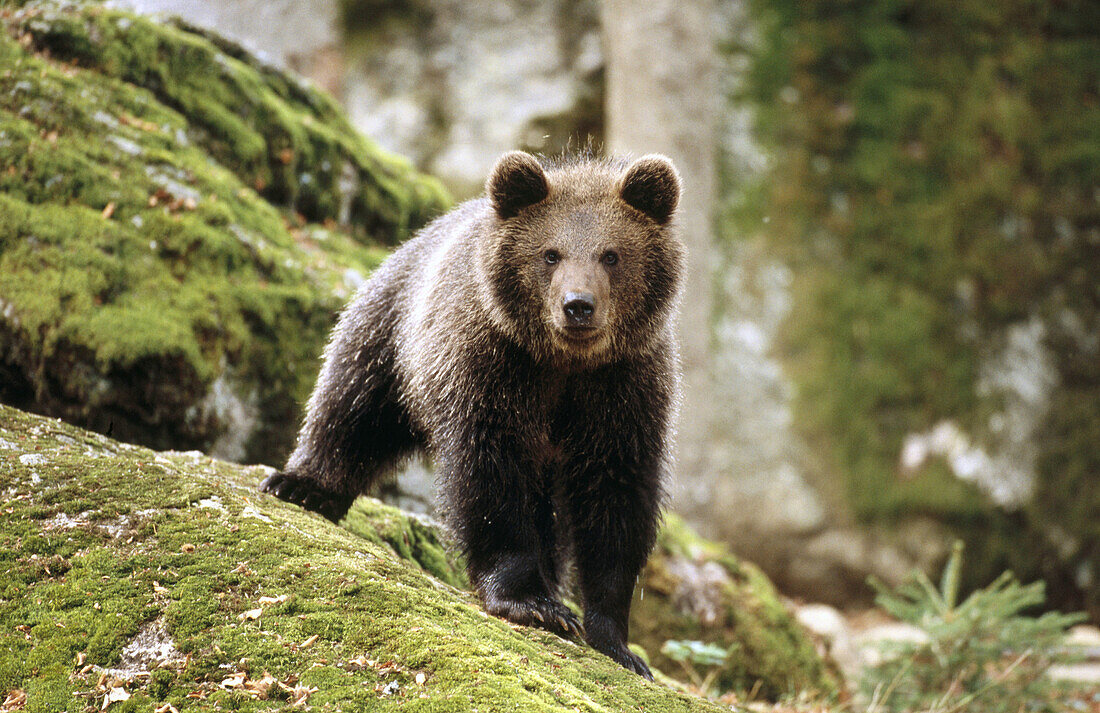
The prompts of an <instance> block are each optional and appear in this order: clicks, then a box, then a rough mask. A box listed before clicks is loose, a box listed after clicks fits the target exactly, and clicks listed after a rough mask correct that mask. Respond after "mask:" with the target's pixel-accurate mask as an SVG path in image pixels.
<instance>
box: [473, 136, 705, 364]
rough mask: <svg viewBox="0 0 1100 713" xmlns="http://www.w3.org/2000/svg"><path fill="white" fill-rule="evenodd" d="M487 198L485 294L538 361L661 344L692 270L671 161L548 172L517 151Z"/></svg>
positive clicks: (582, 162)
mask: <svg viewBox="0 0 1100 713" xmlns="http://www.w3.org/2000/svg"><path fill="white" fill-rule="evenodd" d="M486 192H487V194H488V198H489V202H490V204H491V206H492V212H493V219H492V228H491V230H490V231H489V232H488V234H487V239H486V240H485V241H484V243H483V244H482V245H481V246H480V250H481V252H480V255H479V260H478V262H479V274H480V279H481V281H482V294H483V298H484V300H485V302H486V303H487V306H488V307H489V309H490V313H491V314H492V315H493V319H494V321H495V322H496V323H497V324H498V325H499V326H500V327H501V328H502V329H503V330H504V331H505V332H506V333H507V334H509V335H511V336H512V337H513V338H514V339H515V340H516V341H517V342H518V343H520V344H521V345H524V346H525V347H526V348H527V349H528V350H529V351H530V352H531V353H532V354H533V355H535V356H536V357H538V358H550V359H553V360H555V361H564V362H572V363H582V364H588V365H592V364H598V363H603V362H607V361H611V360H615V359H618V358H622V357H624V356H629V355H631V354H636V353H639V352H641V351H645V350H646V349H650V348H653V347H654V346H655V345H656V344H657V342H658V341H659V340H660V339H661V338H662V337H663V336H664V335H665V334H666V330H667V329H668V326H669V316H670V314H671V312H672V309H673V307H674V306H675V303H676V300H677V296H678V293H679V287H680V281H681V275H682V273H683V263H684V247H683V244H682V243H681V242H680V240H679V238H678V237H677V236H676V233H675V230H674V229H673V221H672V219H673V216H674V213H675V210H676V205H677V203H678V202H679V199H680V178H679V175H678V174H677V172H676V169H675V168H674V167H673V165H672V162H671V161H669V160H668V159H667V158H665V157H664V156H658V155H650V156H643V157H642V158H639V159H637V160H636V161H633V162H632V163H629V164H627V163H625V162H621V161H620V162H615V161H598V160H590V159H577V160H572V161H564V162H562V163H558V164H549V165H546V166H544V165H543V164H542V163H540V162H539V161H538V160H537V159H536V158H535V157H533V156H531V155H530V154H526V153H523V152H521V151H513V152H510V153H507V154H505V155H504V156H502V157H501V158H500V159H499V160H498V161H497V163H496V166H494V168H493V170H492V173H491V174H490V175H489V179H488V181H487V183H486Z"/></svg>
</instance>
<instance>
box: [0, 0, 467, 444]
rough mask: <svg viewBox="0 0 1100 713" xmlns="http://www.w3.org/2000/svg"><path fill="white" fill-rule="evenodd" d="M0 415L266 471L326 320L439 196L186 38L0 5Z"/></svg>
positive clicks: (103, 16) (303, 391)
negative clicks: (68, 424) (40, 417)
mask: <svg viewBox="0 0 1100 713" xmlns="http://www.w3.org/2000/svg"><path fill="white" fill-rule="evenodd" d="M0 21H2V24H3V31H2V32H0V400H2V401H4V402H5V403H9V404H13V405H17V406H20V407H23V408H28V409H32V410H35V411H39V412H43V413H47V414H50V415H56V416H61V417H64V418H65V419H66V420H70V421H73V422H76V423H79V424H82V425H85V426H88V427H90V428H93V429H95V430H98V431H100V432H104V433H113V434H115V435H116V436H119V437H122V438H125V439H126V440H132V441H137V442H141V443H145V444H148V445H152V446H156V447H176V448H202V449H204V450H213V451H214V452H217V453H219V454H221V455H224V456H227V457H230V458H233V459H251V460H258V461H261V462H275V461H277V460H278V459H279V458H280V457H281V455H282V453H283V452H284V451H285V449H286V448H287V446H288V445H289V443H290V440H291V438H292V436H293V430H294V428H295V425H296V424H295V421H296V419H297V411H298V404H299V403H300V402H301V401H302V400H303V399H304V398H305V397H306V396H307V395H308V390H309V388H310V386H311V384H312V381H313V379H314V376H315V373H316V359H317V356H318V354H319V353H320V350H321V347H322V345H323V343H324V339H325V337H326V335H327V332H328V330H329V328H330V327H331V325H332V323H333V321H334V317H335V314H336V312H337V310H338V309H339V308H340V306H341V305H342V304H343V302H344V301H345V300H346V299H347V297H348V296H349V295H350V294H351V292H352V291H353V290H354V288H355V287H356V285H357V284H359V283H360V282H361V281H362V280H363V279H364V277H365V275H367V274H369V271H370V270H371V269H372V268H373V267H374V266H376V265H377V264H378V262H379V261H380V260H381V259H382V257H384V255H385V253H386V246H388V245H392V244H394V243H396V242H398V241H399V240H401V239H402V238H403V237H405V236H406V235H408V233H409V232H410V230H412V229H413V228H415V227H416V226H418V225H420V224H422V223H424V222H425V221H426V220H427V219H428V218H429V217H430V216H431V215H433V214H435V213H437V212H440V211H442V210H443V209H444V208H445V207H446V205H447V203H448V198H447V197H446V195H445V194H444V192H443V191H442V189H441V188H440V186H439V184H438V183H437V182H435V181H434V180H432V179H430V178H427V177H424V176H422V175H419V174H417V173H415V172H414V171H413V170H412V169H411V168H410V167H409V166H408V164H407V163H406V162H405V161H404V160H403V159H400V158H397V157H393V156H390V155H387V154H385V153H384V152H382V151H381V150H379V149H378V148H376V147H375V146H374V145H373V144H371V143H370V142H369V141H368V140H367V139H365V138H363V137H362V136H360V135H358V134H357V133H356V132H355V131H354V130H353V129H352V128H351V126H350V125H349V123H348V122H347V120H346V119H345V118H344V117H343V115H342V114H341V113H340V111H339V109H338V108H337V107H336V105H335V104H334V102H333V101H332V99H330V98H329V97H327V96H325V95H323V94H321V93H319V92H317V91H315V90H313V89H311V88H309V87H307V86H304V85H303V84H300V83H299V82H298V81H297V80H296V79H295V78H293V77H292V76H289V75H287V74H284V73H281V72H278V71H276V70H274V69H271V68H268V67H265V66H263V65H261V64H260V63H259V62H258V61H257V60H255V59H254V58H252V57H250V56H248V55H247V54H246V53H244V52H243V51H242V50H240V49H239V48H237V47H235V46H233V45H231V44H229V43H227V42H225V41H223V40H220V39H218V38H216V37H211V36H208V35H205V34H202V33H199V32H198V31H194V30H192V29H189V28H186V27H179V26H169V25H162V24H157V23H155V22H152V21H150V20H149V19H147V18H143V17H139V16H135V15H131V14H127V13H122V12H117V11H113V10H108V9H104V8H102V7H98V6H95V5H88V6H84V5H81V4H65V5H54V4H52V3H46V2H31V3H27V4H25V5H24V6H23V7H21V8H18V9H13V8H10V7H9V8H5V9H3V10H0Z"/></svg>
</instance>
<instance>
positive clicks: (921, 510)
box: [0, 0, 1100, 620]
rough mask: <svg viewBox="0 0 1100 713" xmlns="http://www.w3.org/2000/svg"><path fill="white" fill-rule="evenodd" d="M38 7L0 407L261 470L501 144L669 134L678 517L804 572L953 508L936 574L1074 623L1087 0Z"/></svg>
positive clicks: (1086, 373) (19, 163)
mask: <svg viewBox="0 0 1100 713" xmlns="http://www.w3.org/2000/svg"><path fill="white" fill-rule="evenodd" d="M19 5H22V3H15V5H14V6H12V7H16V6H19ZM43 6H44V7H46V8H47V9H37V10H35V11H33V12H28V13H23V14H13V13H14V10H11V9H9V10H8V11H5V12H7V13H8V14H7V15H6V19H7V21H8V23H9V28H8V29H9V32H8V36H9V38H7V39H5V43H6V44H4V45H3V50H2V52H0V109H2V110H3V112H2V113H0V401H2V402H4V403H7V404H10V405H14V406H17V407H20V408H24V409H28V410H33V411H36V412H40V413H46V414H49V415H55V416H61V417H63V418H65V419H67V420H70V421H72V422H74V423H77V424H80V425H84V426H87V427H90V428H93V429H96V430H99V431H101V432H105V433H109V434H111V435H113V436H114V437H116V438H120V439H123V440H130V441H134V442H138V443H142V444H147V445H150V446H154V447H157V448H177V449H187V448H198V449H201V450H204V451H207V452H210V453H213V454H215V455H219V456H222V457H225V458H228V459H231V460H238V461H242V462H263V463H269V464H275V465H278V464H280V463H281V460H282V458H283V457H284V454H285V453H286V452H287V450H288V448H289V446H290V444H291V440H292V438H293V434H294V432H295V430H296V428H297V419H298V418H299V413H300V411H299V410H300V407H301V404H302V403H303V401H304V399H305V398H306V396H307V395H308V393H309V389H310V388H311V386H312V383H313V380H314V377H315V374H316V369H317V366H318V362H317V356H318V355H319V353H320V350H321V348H322V345H323V344H324V341H325V338H326V335H327V332H328V330H329V329H330V327H331V325H332V323H333V320H334V318H335V314H336V312H337V311H338V310H339V308H340V307H341V306H342V304H343V303H344V302H345V301H346V300H347V298H348V297H349V296H350V294H351V293H352V292H353V291H354V289H355V288H356V287H357V286H358V285H359V284H361V283H362V281H363V279H365V276H366V275H367V274H369V270H370V269H372V268H373V267H374V266H376V265H377V264H378V262H379V261H380V260H381V259H382V258H383V257H384V256H385V254H386V253H387V251H388V250H389V249H392V247H393V246H394V245H395V244H397V243H398V242H399V241H400V240H402V239H404V238H405V237H407V236H408V235H409V234H410V233H411V231H413V230H414V229H415V228H417V227H418V226H420V225H422V224H423V223H425V222H426V221H427V220H429V219H430V218H431V217H433V216H435V215H438V214H440V213H441V212H443V211H444V210H446V209H447V208H448V207H449V206H450V205H452V204H453V201H455V200H461V199H464V198H467V197H471V196H473V195H476V194H477V193H478V192H479V191H480V189H481V184H482V181H483V180H484V176H485V174H486V172H487V170H488V169H489V167H490V166H491V164H492V162H493V161H494V159H495V158H496V157H497V156H498V155H499V154H500V153H501V152H503V151H505V150H508V149H512V148H524V149H527V150H530V151H534V152H540V153H545V154H557V153H560V152H562V151H575V150H579V149H583V148H585V147H586V146H590V145H591V146H593V147H594V148H595V150H597V151H600V150H603V149H604V148H606V149H607V150H608V151H611V152H617V153H634V154H642V153H648V152H663V153H666V154H668V155H669V156H671V157H672V158H673V159H674V160H675V161H676V163H677V165H678V166H679V167H680V169H681V170H682V171H683V174H684V179H685V186H686V194H685V202H684V205H683V211H682V222H683V225H684V229H685V233H686V237H687V240H688V243H689V247H690V249H691V251H692V260H693V261H692V266H691V271H692V277H691V279H690V280H689V284H688V288H687V294H686V297H685V302H684V307H683V312H684V318H683V328H682V329H683V341H684V344H685V369H686V383H687V387H688V391H687V395H686V401H685V405H684V409H683V415H682V421H683V423H682V426H681V441H682V442H681V454H680V471H679V473H678V481H677V482H676V483H675V484H674V487H673V506H674V508H675V509H676V510H677V511H679V512H680V513H682V514H683V515H685V516H686V517H687V518H688V520H689V521H690V522H692V523H693V524H694V525H696V526H697V527H698V528H699V529H700V531H701V532H702V533H703V534H705V535H707V536H710V537H713V538H717V539H721V540H724V541H727V542H729V543H730V544H731V545H732V546H733V547H734V548H735V551H737V552H738V553H740V554H743V555H745V556H747V557H750V558H751V559H753V560H754V561H756V562H757V563H759V564H760V565H761V566H762V567H763V568H764V569H765V570H766V571H767V572H768V574H769V575H771V576H772V577H773V578H774V579H775V580H776V582H777V584H778V585H779V586H780V588H781V589H782V590H783V591H784V592H786V593H788V594H791V595H797V596H801V597H805V598H806V599H809V600H812V601H825V602H830V603H833V604H836V605H842V606H851V605H858V604H861V603H868V602H869V601H870V599H871V596H872V592H871V590H870V588H869V587H868V586H867V585H866V580H867V577H868V575H876V576H878V577H880V578H882V579H883V580H885V581H887V582H891V583H897V582H900V581H901V580H902V579H903V578H904V576H905V575H906V573H907V572H908V571H909V570H910V569H911V568H913V567H919V568H922V569H924V570H925V571H929V572H936V571H939V568H940V567H941V566H942V564H943V562H944V561H945V559H946V557H947V555H948V553H949V550H950V543H951V542H952V540H953V539H954V538H955V537H961V538H962V539H963V540H964V541H965V542H966V543H967V547H968V552H969V555H968V562H967V567H966V568H965V571H964V572H963V586H964V588H972V587H975V586H980V585H984V584H986V583H988V582H989V581H991V580H992V579H994V577H995V576H996V575H997V574H999V573H1000V572H1001V571H1003V570H1004V569H1006V568H1011V569H1013V570H1014V571H1015V572H1016V573H1017V574H1018V575H1019V576H1020V577H1021V579H1023V580H1024V581H1030V580H1035V579H1042V580H1044V581H1045V582H1046V583H1047V586H1048V602H1049V603H1051V604H1053V605H1055V606H1058V607H1061V608H1064V609H1067V610H1070V609H1072V610H1082V609H1083V610H1087V611H1088V612H1089V613H1090V614H1091V616H1092V617H1093V619H1094V620H1095V619H1097V618H1098V617H1100V277H1098V275H1100V5H1097V4H1096V3H1095V2H1092V1H1090V0H1006V1H1005V2H988V1H983V0H958V1H956V2H944V1H942V0H929V1H926V2H917V1H915V0H864V1H861V2H856V1H841V0H803V1H798V2H796V1H795V0H745V1H736V2H733V1H731V2H714V3H705V2H700V3H683V2H671V1H668V0H654V1H653V2H647V3H629V2H626V1H625V0H606V2H604V3H602V4H601V3H597V2H595V1H594V0H546V1H544V2H528V1H525V0H486V1H484V2H477V3H468V2H462V1H461V0H403V1H401V2H385V1H383V0H339V1H338V0H297V1H295V2H290V1H289V0H278V1H277V2H268V1H264V0H241V1H240V2H233V3H224V2H220V1H219V0H115V2H114V3H112V6H114V7H123V8H130V9H136V10H139V11H141V12H165V13H169V14H171V15H177V16H179V17H180V18H182V22H183V24H182V25H180V26H179V27H181V28H182V29H181V30H179V31H178V32H177V31H175V30H172V29H171V28H168V29H166V30H164V32H163V33H161V34H148V33H142V34H141V35H140V36H134V35H133V34H132V33H131V34H127V33H128V31H129V29H130V27H129V25H128V24H127V23H124V22H121V21H119V22H113V21H112V22H110V23H107V22H103V23H95V22H91V21H84V20H82V19H80V18H79V17H77V16H73V15H66V14H65V13H62V12H54V11H52V10H49V9H48V5H46V4H43ZM198 28H209V29H212V30H216V31H217V32H218V33H219V34H220V35H223V36H225V37H228V38H230V39H231V40H233V41H236V42H240V43H241V44H242V46H244V47H247V48H249V49H251V50H253V51H258V52H260V53H261V56H262V57H263V58H264V61H265V62H267V63H270V65H271V66H273V67H285V68H290V69H293V70H295V71H296V72H298V73H300V74H302V75H304V76H305V77H307V78H309V79H310V80H312V82H313V83H314V84H315V85H316V86H318V87H320V88H322V89H324V90H326V91H327V92H328V93H330V94H331V95H332V96H333V97H335V99H336V101H337V102H339V104H340V105H342V107H343V109H345V110H346V112H347V114H348V116H349V117H350V123H348V122H347V121H345V120H344V119H343V117H342V115H341V113H340V107H338V106H337V103H336V102H334V101H333V100H332V99H329V98H328V97H327V96H325V95H323V94H321V93H318V92H317V91H315V90H313V89H311V88H309V87H308V86H306V85H300V86H299V85H297V84H294V83H286V82H285V81H284V80H282V79H280V76H281V75H277V74H276V72H275V71H274V70H268V69H266V68H265V67H266V65H264V64H263V63H258V62H256V61H255V60H252V59H251V58H250V57H249V56H248V55H245V54H244V53H243V52H241V51H240V49H239V48H236V47H235V46H234V45H233V44H232V43H231V42H227V41H225V40H221V39H218V38H214V41H215V43H216V44H217V45H218V47H219V48H220V49H221V50H222V51H224V52H225V53H227V54H228V55H230V56H232V57H234V58H236V59H238V60H240V61H241V62H244V63H248V64H249V66H250V67H251V68H252V69H253V70H254V71H256V72H258V73H259V74H258V76H259V77H261V78H262V81H258V80H255V79H253V78H252V77H253V75H252V74H245V73H243V72H242V73H236V72H237V70H236V69H234V68H231V67H229V66H228V65H225V64H224V63H223V62H220V60H218V59H217V57H216V56H213V55H211V54H210V53H209V52H207V51H206V50H205V49H203V48H204V47H206V45H204V44H202V43H200V42H198V41H191V40H187V39H186V36H185V35H183V34H179V33H181V32H183V30H187V31H192V30H194V31H195V32H198V33H201V31H202V30H201V29H198ZM173 32H177V34H175V35H173V34H172V33H173ZM181 38H183V39H181ZM173 43H174V44H173ZM181 43H182V44H181ZM180 47H182V48H183V49H179V48H180ZM26 49H31V50H33V51H35V52H38V53H43V54H45V55H48V56H50V57H52V58H54V59H56V60H58V61H61V62H68V63H71V64H72V66H74V67H76V66H80V67H82V68H92V69H94V70H95V72H96V74H95V75H94V76H95V77H97V78H98V79H96V80H95V81H89V80H87V79H86V78H85V79H82V80H80V81H79V82H78V81H77V80H75V79H74V78H73V75H72V73H67V72H64V71H61V72H55V73H52V74H49V73H47V72H46V71H45V70H42V71H41V72H38V71H32V70H29V69H26V66H27V65H20V67H21V68H22V69H20V70H19V71H13V70H12V69H11V68H8V69H5V68H4V67H5V65H6V64H7V65H9V66H10V67H14V66H15V64H14V58H15V57H16V56H17V54H18V53H19V52H21V51H23V50H26ZM24 70H25V72H26V73H25V74H24V73H22V72H24ZM214 76H217V77H218V78H219V79H218V81H217V82H214V81H210V78H211V77H214ZM227 77H228V79H226V78H227ZM74 92H75V93H78V95H79V97H80V98H81V99H80V100H77V101H74V100H73V93H74ZM106 103H109V104H111V105H112V106H116V107H123V112H122V114H121V118H119V116H115V115H113V114H109V113H105V112H104V111H102V110H101V107H102V106H103V105H105V104H106ZM306 113H308V114H310V117H321V119H314V118H310V117H307V120H305V121H304V122H303V121H302V120H301V116H302V115H304V114H306ZM182 116H186V117H187V119H186V120H184V119H183V118H181V117H182ZM353 126H354V128H356V129H358V130H359V131H361V132H362V133H363V134H364V135H365V136H367V137H369V140H368V139H364V138H361V137H360V136H358V135H357V134H356V133H355V132H354V131H353V130H352V127H353ZM166 127H167V128H166ZM303 127H304V128H303ZM104 137H106V138H104ZM374 142H376V144H377V145H376V144H375V143H374ZM207 155H210V156H213V157H214V158H215V159H216V162H212V161H210V160H208V159H207V158H206V156H207ZM398 155H400V156H404V157H407V159H408V160H407V161H406V160H404V159H401V158H398V157H397V156H398ZM272 206H276V207H278V208H280V209H289V211H290V213H289V215H290V216H291V217H290V218H287V217H286V215H284V214H282V213H280V212H279V211H278V210H276V209H275V208H273V207H272ZM106 245H110V247H109V248H104V247H103V246H106ZM93 248H95V249H93ZM426 480H427V479H426V476H425V474H424V472H423V469H416V468H414V469H413V470H412V472H411V473H410V474H409V475H408V476H406V477H403V478H402V480H401V482H400V484H399V485H398V486H396V487H395V488H393V489H392V491H391V492H390V494H389V495H390V497H391V498H393V499H394V500H395V501H396V502H399V503H401V504H402V505H404V506H412V507H414V508H415V507H419V508H422V509H427V508H430V495H429V494H428V493H429V488H428V486H427V485H426Z"/></svg>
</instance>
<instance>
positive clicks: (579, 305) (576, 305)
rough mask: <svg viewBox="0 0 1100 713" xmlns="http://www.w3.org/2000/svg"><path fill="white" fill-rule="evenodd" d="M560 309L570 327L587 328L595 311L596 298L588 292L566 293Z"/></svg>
mask: <svg viewBox="0 0 1100 713" xmlns="http://www.w3.org/2000/svg"><path fill="white" fill-rule="evenodd" d="M562 309H564V310H565V317H566V319H567V320H568V321H569V325H570V326H573V327H587V326H588V323H589V322H590V321H591V320H592V313H593V312H595V311H596V298H595V297H594V296H593V295H592V293H590V292H566V293H565V303H564V304H563V305H562Z"/></svg>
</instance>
